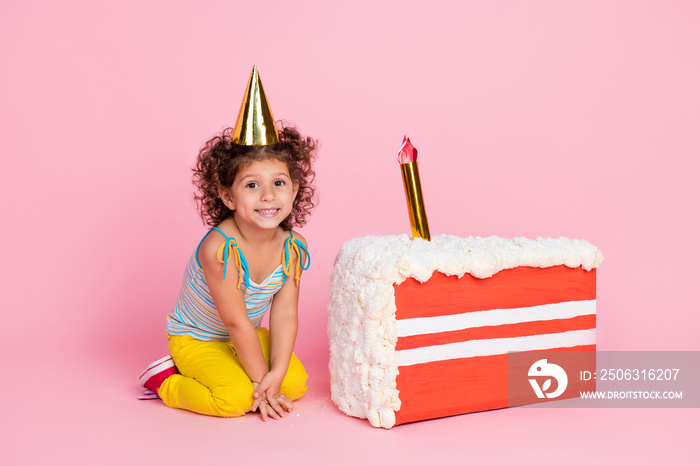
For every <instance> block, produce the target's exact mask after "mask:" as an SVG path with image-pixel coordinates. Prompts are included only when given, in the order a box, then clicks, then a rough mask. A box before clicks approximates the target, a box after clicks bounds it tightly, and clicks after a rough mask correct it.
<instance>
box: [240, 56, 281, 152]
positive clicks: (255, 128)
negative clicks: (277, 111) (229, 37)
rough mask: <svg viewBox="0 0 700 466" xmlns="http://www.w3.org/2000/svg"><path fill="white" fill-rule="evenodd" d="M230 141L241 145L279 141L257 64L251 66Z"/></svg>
mask: <svg viewBox="0 0 700 466" xmlns="http://www.w3.org/2000/svg"><path fill="white" fill-rule="evenodd" d="M231 142H233V143H235V144H241V145H243V146H267V145H270V144H277V143H278V142H280V135H279V132H278V131H277V126H275V117H273V116H272V110H270V104H269V103H268V102H267V97H265V90H264V89H263V85H262V81H260V76H259V75H258V67H257V66H253V72H252V73H251V74H250V80H249V81H248V87H247V88H246V90H245V95H244V96H243V102H242V103H241V110H240V111H239V112H238V121H236V127H235V128H234V130H233V134H232V135H231Z"/></svg>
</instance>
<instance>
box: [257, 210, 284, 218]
mask: <svg viewBox="0 0 700 466" xmlns="http://www.w3.org/2000/svg"><path fill="white" fill-rule="evenodd" d="M256 212H257V213H259V214H260V215H262V216H263V217H271V216H273V215H275V214H277V212H279V209H258V210H256Z"/></svg>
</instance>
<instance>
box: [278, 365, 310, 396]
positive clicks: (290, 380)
mask: <svg viewBox="0 0 700 466" xmlns="http://www.w3.org/2000/svg"><path fill="white" fill-rule="evenodd" d="M308 378H309V376H308V374H307V373H306V370H305V369H304V366H303V365H302V364H301V361H299V359H297V357H296V356H292V360H291V361H290V363H289V370H288V371H287V375H286V376H285V377H284V381H283V382H282V387H281V388H280V391H281V392H282V394H283V395H284V396H286V397H287V398H289V399H290V400H292V401H294V400H297V399H299V398H301V397H302V396H303V395H304V393H306V390H307V388H306V381H307V380H308Z"/></svg>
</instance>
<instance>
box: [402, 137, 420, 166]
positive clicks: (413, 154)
mask: <svg viewBox="0 0 700 466" xmlns="http://www.w3.org/2000/svg"><path fill="white" fill-rule="evenodd" d="M417 159H418V151H417V150H416V148H415V147H413V144H411V140H410V139H408V138H407V137H406V135H405V134H404V136H403V141H402V142H401V149H399V163H400V164H403V163H410V162H415V161H416V160H417Z"/></svg>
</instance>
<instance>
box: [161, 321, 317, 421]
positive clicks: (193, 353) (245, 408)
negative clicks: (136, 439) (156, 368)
mask: <svg viewBox="0 0 700 466" xmlns="http://www.w3.org/2000/svg"><path fill="white" fill-rule="evenodd" d="M258 338H259V339H260V345H261V346H262V350H263V355H264V356H265V360H266V361H267V363H268V365H269V364H270V332H269V331H268V330H267V329H266V328H259V329H258ZM168 340H169V342H170V343H169V345H168V347H169V349H170V355H171V356H172V357H173V360H174V361H175V364H176V365H177V369H178V370H179V371H180V374H177V375H172V376H170V377H168V378H167V379H165V381H164V382H163V384H162V385H161V386H160V389H159V390H158V394H159V395H160V397H161V398H162V399H163V402H165V404H166V405H168V406H170V407H172V408H180V409H186V410H189V411H194V412H195V413H200V414H208V415H210V416H221V417H233V416H242V415H244V414H245V413H247V412H249V411H250V410H251V408H252V406H253V383H252V382H251V381H250V379H249V378H248V374H246V372H245V370H244V369H243V365H242V364H241V361H240V359H238V355H237V354H236V351H235V350H234V349H233V345H232V344H231V342H230V341H202V340H197V339H195V338H192V337H189V336H176V335H169V336H168ZM307 378H308V375H307V374H306V371H305V370H304V366H302V364H301V361H299V359H298V358H297V357H296V356H295V355H294V354H292V359H291V361H290V362H289V369H288V370H287V375H286V376H285V377H284V380H283V381H282V388H281V390H280V392H281V393H282V394H283V395H285V396H286V397H287V398H289V399H290V400H292V401H294V400H297V399H299V398H301V396H302V395H303V394H304V393H306V379H307Z"/></svg>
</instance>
